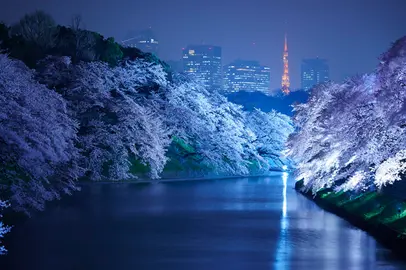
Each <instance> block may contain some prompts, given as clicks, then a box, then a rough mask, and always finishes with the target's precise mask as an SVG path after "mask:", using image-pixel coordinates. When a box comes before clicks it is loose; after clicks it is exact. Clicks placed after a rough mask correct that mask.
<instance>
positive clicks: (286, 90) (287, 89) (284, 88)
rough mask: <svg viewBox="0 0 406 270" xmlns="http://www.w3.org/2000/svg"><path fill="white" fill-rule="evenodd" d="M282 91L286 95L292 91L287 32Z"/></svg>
mask: <svg viewBox="0 0 406 270" xmlns="http://www.w3.org/2000/svg"><path fill="white" fill-rule="evenodd" d="M282 92H283V93H284V94H285V95H288V94H289V93H290V80H289V62H288V39H287V37H286V34H285V48H284V50H283V75H282Z"/></svg>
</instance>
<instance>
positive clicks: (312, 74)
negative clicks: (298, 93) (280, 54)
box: [301, 58, 330, 90]
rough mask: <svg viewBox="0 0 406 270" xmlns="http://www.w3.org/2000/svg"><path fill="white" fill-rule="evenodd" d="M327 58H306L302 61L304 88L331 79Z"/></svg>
mask: <svg viewBox="0 0 406 270" xmlns="http://www.w3.org/2000/svg"><path fill="white" fill-rule="evenodd" d="M329 73H330V72H329V66H328V64H327V60H325V59H320V58H313V59H304V60H303V61H302V70H301V75H302V76H301V79H302V89H303V90H309V89H311V88H312V87H313V86H315V85H317V84H319V83H322V82H326V81H328V80H329V79H330V76H329Z"/></svg>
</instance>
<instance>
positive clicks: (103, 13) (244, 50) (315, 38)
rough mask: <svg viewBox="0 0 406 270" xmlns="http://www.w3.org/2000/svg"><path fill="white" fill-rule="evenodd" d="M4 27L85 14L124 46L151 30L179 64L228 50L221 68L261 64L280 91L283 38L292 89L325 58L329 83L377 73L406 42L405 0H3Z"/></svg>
mask: <svg viewBox="0 0 406 270" xmlns="http://www.w3.org/2000/svg"><path fill="white" fill-rule="evenodd" d="M0 4H1V7H2V8H1V9H0V21H4V22H6V23H8V24H10V23H14V22H16V21H17V20H18V19H19V18H20V17H21V16H22V15H24V14H25V13H27V12H32V11H34V10H36V9H41V10H44V11H46V12H48V13H50V14H51V15H52V16H53V17H54V18H55V20H56V21H57V23H60V24H69V22H70V19H71V17H72V15H73V14H81V15H82V17H83V20H84V22H85V24H86V28H87V29H89V30H94V31H97V32H100V33H102V34H103V35H105V36H114V37H115V38H116V39H117V40H122V39H123V38H124V37H125V36H126V35H127V34H128V33H129V32H130V31H137V30H142V29H145V28H147V27H152V29H153V30H154V32H155V33H156V36H157V39H159V42H160V44H161V45H160V57H161V58H162V59H164V60H177V59H180V57H181V48H182V47H185V46H186V45H188V44H201V43H202V42H204V43H205V44H214V45H219V46H222V47H223V65H225V64H228V63H230V62H231V61H233V60H235V59H237V58H242V59H246V60H258V61H260V62H261V63H262V64H265V65H268V66H270V67H271V70H272V75H271V76H272V86H274V87H275V88H276V87H278V86H279V84H280V76H281V73H282V50H283V36H284V32H285V31H286V32H287V33H288V42H289V53H290V70H291V82H292V87H293V88H297V87H299V86H300V75H299V72H300V61H301V59H303V58H309V57H316V56H319V57H321V58H326V59H328V60H329V63H330V70H331V78H332V79H333V80H341V79H343V78H344V77H346V76H348V75H353V74H356V73H364V72H369V71H372V70H373V69H374V68H375V66H376V64H377V62H378V61H377V57H378V56H379V55H380V54H381V53H382V52H384V51H385V50H386V49H388V47H389V46H390V44H391V43H392V42H394V41H395V40H396V39H398V38H400V37H402V36H403V35H406V17H405V14H406V12H405V11H406V1H405V0H296V1H295V0H285V1H280V0H277V1H276V0H267V1H265V0H244V1H242V0H204V1H195V0H147V1H140V0H114V1H107V0H65V1H62V0H0Z"/></svg>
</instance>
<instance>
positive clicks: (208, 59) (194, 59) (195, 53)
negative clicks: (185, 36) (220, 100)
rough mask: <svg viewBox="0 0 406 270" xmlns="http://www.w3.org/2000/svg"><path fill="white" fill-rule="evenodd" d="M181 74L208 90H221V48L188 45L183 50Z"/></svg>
mask: <svg viewBox="0 0 406 270" xmlns="http://www.w3.org/2000/svg"><path fill="white" fill-rule="evenodd" d="M182 62H183V72H184V73H186V74H187V75H189V76H190V77H193V78H195V79H197V80H199V81H200V82H202V83H203V84H204V86H205V87H206V88H208V89H216V90H222V89H223V76H222V65H221V47H218V46H210V45H189V46H188V47H186V48H184V49H183V58H182Z"/></svg>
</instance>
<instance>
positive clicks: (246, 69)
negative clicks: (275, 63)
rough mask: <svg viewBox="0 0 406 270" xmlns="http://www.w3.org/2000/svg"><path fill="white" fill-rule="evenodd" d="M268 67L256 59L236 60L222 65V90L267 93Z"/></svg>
mask: <svg viewBox="0 0 406 270" xmlns="http://www.w3.org/2000/svg"><path fill="white" fill-rule="evenodd" d="M270 81H271V73H270V69H269V67H265V66H261V65H260V64H259V62H257V61H243V60H237V61H235V62H233V63H231V64H230V65H227V66H225V67H224V90H225V91H227V92H238V91H247V92H263V93H265V94H269V88H270Z"/></svg>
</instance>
